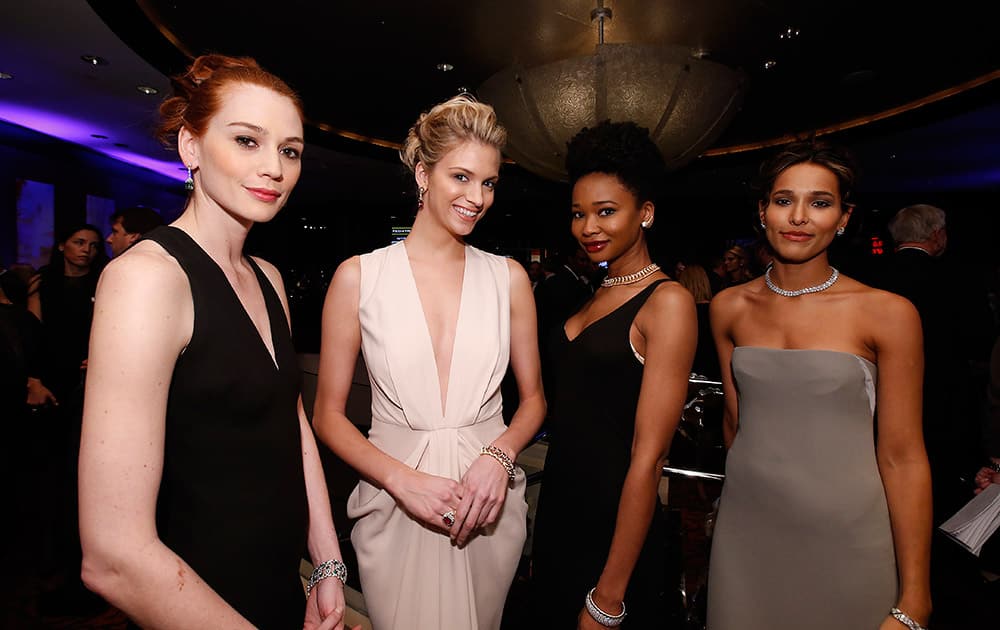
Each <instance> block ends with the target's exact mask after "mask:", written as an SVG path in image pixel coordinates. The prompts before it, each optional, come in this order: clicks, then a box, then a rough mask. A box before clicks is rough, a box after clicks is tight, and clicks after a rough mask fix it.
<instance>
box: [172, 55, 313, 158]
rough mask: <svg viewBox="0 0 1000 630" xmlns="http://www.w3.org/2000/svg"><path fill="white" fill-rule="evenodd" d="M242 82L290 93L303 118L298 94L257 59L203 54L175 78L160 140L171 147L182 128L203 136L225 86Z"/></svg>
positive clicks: (223, 94) (223, 95) (215, 111)
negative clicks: (261, 65)
mask: <svg viewBox="0 0 1000 630" xmlns="http://www.w3.org/2000/svg"><path fill="white" fill-rule="evenodd" d="M240 83H243V84H249V85H259V86H261V87H265V88H268V89H270V90H273V91H274V92H277V93H278V94H281V95H282V96H287V97H288V98H289V99H290V100H291V101H292V104H293V105H295V109H296V110H297V111H298V112H299V118H304V116H303V109H302V101H301V100H300V99H299V96H298V94H296V93H295V91H294V90H292V88H290V87H289V86H288V84H287V83H285V82H284V81H282V80H281V79H280V78H278V77H277V76H275V75H273V74H271V73H270V72H268V71H267V70H264V69H263V68H261V67H260V65H259V64H258V63H257V62H256V61H255V60H254V59H251V58H250V57H229V56H227V55H217V54H211V55H202V56H200V57H198V58H196V59H195V60H194V61H193V62H192V63H191V65H190V66H189V67H188V69H187V70H186V71H185V72H184V73H182V74H179V75H177V76H174V77H173V78H172V85H173V91H174V94H173V95H172V96H171V97H169V98H167V99H166V100H164V101H163V103H161V104H160V124H159V125H158V126H157V129H156V137H157V139H159V140H160V142H162V143H163V144H164V145H165V146H168V147H172V146H174V145H175V143H176V141H177V134H178V133H179V132H180V130H181V128H182V127H185V128H187V130H188V131H190V132H191V133H192V134H194V135H195V136H197V137H201V136H202V135H204V133H205V131H206V129H208V122H209V121H210V120H211V119H212V116H214V115H215V114H216V113H217V112H218V111H219V109H220V108H221V107H222V99H223V98H224V97H225V95H226V89H227V88H228V87H229V86H230V85H232V84H240Z"/></svg>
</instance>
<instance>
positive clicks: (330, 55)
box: [90, 0, 1000, 155]
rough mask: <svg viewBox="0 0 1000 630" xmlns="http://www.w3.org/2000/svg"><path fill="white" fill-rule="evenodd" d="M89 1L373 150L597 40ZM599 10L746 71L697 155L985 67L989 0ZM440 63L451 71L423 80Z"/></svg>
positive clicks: (501, 28)
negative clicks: (299, 103)
mask: <svg viewBox="0 0 1000 630" xmlns="http://www.w3.org/2000/svg"><path fill="white" fill-rule="evenodd" d="M90 4H91V5H92V6H93V7H94V8H95V9H96V10H97V12H98V13H99V14H100V15H101V16H102V17H103V18H104V19H105V21H106V22H108V23H109V24H110V25H111V26H112V28H113V29H114V30H115V31H116V33H118V35H119V36H120V37H122V39H123V40H125V41H126V42H127V43H129V44H130V45H131V46H132V47H133V49H135V50H136V51H137V52H139V54H140V55H142V56H144V57H145V58H146V59H147V60H149V61H150V62H151V63H152V64H153V65H154V66H156V67H157V68H158V69H160V70H161V71H163V72H164V73H165V74H168V75H169V74H171V73H173V72H176V71H177V70H179V69H181V68H182V67H183V64H184V63H186V61H187V59H188V58H189V57H190V56H193V55H197V54H200V53H204V52H210V51H220V52H225V53H228V54H236V55H249V56H253V57H255V58H257V59H258V60H259V61H260V62H261V63H262V64H263V65H265V66H266V67H268V68H269V69H271V70H272V71H274V72H276V73H277V74H279V75H280V76H282V77H283V78H285V79H286V80H287V81H289V83H291V84H292V85H293V86H294V87H296V88H297V89H298V90H299V91H300V92H301V94H302V96H303V99H304V101H305V103H306V111H307V116H308V118H309V119H310V121H311V122H312V123H313V124H315V125H317V126H321V127H323V128H328V129H331V130H334V131H330V132H327V135H330V134H335V133H336V131H343V132H346V133H348V134H358V135H360V136H365V137H369V138H373V139H377V140H380V141H385V142H388V143H396V142H399V141H400V140H401V139H402V138H403V137H404V136H405V134H406V131H407V129H408V127H409V125H410V123H412V121H413V119H414V118H415V117H416V115H417V114H418V113H419V112H420V111H421V110H422V109H425V108H426V107H428V106H430V105H432V104H433V103H435V102H438V101H440V100H442V99H444V98H446V97H448V96H450V95H452V94H454V93H456V92H457V91H458V90H459V89H461V88H465V89H468V90H471V91H473V92H475V91H476V89H477V88H478V86H480V85H481V84H482V83H483V82H484V81H485V80H486V79H487V78H489V77H490V76H491V75H493V74H494V73H496V72H498V71H500V70H501V69H503V68H505V67H507V66H509V65H511V64H513V63H518V64H520V65H521V66H523V67H531V66H533V65H539V64H543V63H548V62H552V61H556V60H559V59H563V58H567V57H571V56H578V55H587V54H592V53H593V51H594V46H595V44H596V43H597V27H596V26H595V23H592V22H591V19H590V12H591V10H592V9H594V8H595V7H596V6H597V3H596V2H595V1H594V0H502V1H500V0H480V1H474V0H463V1H457V0H438V1H426V2H399V1H396V2H385V1H382V2H378V1H376V2H353V3H349V2H313V1H304V0H286V1H285V2H281V3H280V4H275V3H254V2H205V1H204V0H137V2H134V3H132V2H121V1H120V0H91V2H90ZM604 4H605V5H606V6H608V7H609V8H611V9H612V10H613V18H612V19H611V21H610V22H609V23H608V25H607V27H606V29H605V31H606V41H607V42H608V43H625V42H627V43H643V44H664V45H680V46H685V47H689V48H690V49H692V50H698V51H702V54H705V55H707V58H708V59H711V60H714V61H718V62H721V63H724V64H726V65H729V66H731V67H733V68H736V69H739V70H742V71H743V72H744V73H746V75H747V77H748V85H747V94H746V98H745V101H744V104H743V107H742V111H740V113H739V114H738V115H737V117H736V118H735V119H734V120H733V122H732V124H731V125H730V126H729V127H728V129H727V130H726V131H725V132H723V134H722V135H721V136H720V137H719V138H718V140H717V141H716V142H715V143H714V144H713V146H712V147H711V149H710V151H709V152H708V153H709V155H711V154H715V153H720V152H725V151H727V150H731V149H733V148H735V147H742V146H745V145H748V144H751V145H753V144H756V143H760V142H767V141H771V140H774V139H775V138H780V137H783V136H786V135H788V134H803V133H809V132H812V131H815V130H822V129H825V128H829V127H835V126H838V125H843V124H844V123H849V124H850V123H852V122H856V121H861V120H865V119H868V118H870V117H873V116H878V115H880V114H882V113H883V112H886V111H888V110H892V109H894V108H902V109H907V108H909V107H911V106H913V105H914V104H915V103H918V102H920V101H921V100H922V99H927V100H935V99H937V98H939V97H941V96H944V95H945V94H950V93H952V92H957V91H961V90H963V89H968V90H969V91H976V90H977V89H978V87H977V86H980V85H981V84H982V83H985V82H987V81H988V79H989V78H990V77H992V78H996V76H997V71H998V69H1000V45H998V42H1000V38H998V37H996V34H995V25H996V23H997V20H996V18H997V17H998V16H997V6H998V4H997V3H996V2H985V1H980V2H969V1H961V0H959V1H955V2H949V3H946V4H945V3H937V4H933V5H930V6H929V7H928V8H926V9H922V8H920V7H918V6H917V5H916V4H914V3H911V2H905V3H904V2H894V1H876V2H872V1H871V0H866V1H857V0H841V1H838V2H803V1H802V0H766V1H765V0H700V1H693V0H655V1H652V0H608V1H607V2H605V3H604ZM150 27H152V28H150ZM153 29H155V34H156V35H157V36H153ZM168 41H169V43H170V44H172V45H170V46H166V45H164V44H165V43H166V42H168ZM442 63H448V64H452V65H453V66H454V69H453V70H452V71H450V72H442V71H440V70H438V69H437V66H438V64H442ZM768 64H770V65H771V67H770V68H766V67H765V66H766V65H768ZM928 107H930V106H928ZM911 117H912V114H911ZM336 146H338V147H342V146H345V145H344V144H343V143H337V145H336ZM347 148H348V150H350V146H349V145H347Z"/></svg>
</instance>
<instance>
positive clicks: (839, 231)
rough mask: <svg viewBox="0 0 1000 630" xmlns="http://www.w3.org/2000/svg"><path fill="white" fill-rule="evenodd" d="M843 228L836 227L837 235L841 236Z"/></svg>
mask: <svg viewBox="0 0 1000 630" xmlns="http://www.w3.org/2000/svg"><path fill="white" fill-rule="evenodd" d="M844 231H845V229H844V228H843V227H839V228H837V236H843V235H844Z"/></svg>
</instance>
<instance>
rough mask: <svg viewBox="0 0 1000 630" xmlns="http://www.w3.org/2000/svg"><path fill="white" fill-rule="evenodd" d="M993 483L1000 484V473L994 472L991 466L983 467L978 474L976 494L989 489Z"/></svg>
mask: <svg viewBox="0 0 1000 630" xmlns="http://www.w3.org/2000/svg"><path fill="white" fill-rule="evenodd" d="M991 483H1000V473H997V472H993V469H992V468H990V467H989V466H983V467H982V468H980V469H979V472H977V473H976V489H975V491H974V492H975V493H976V494H979V493H980V492H982V491H983V490H985V489H986V488H988V487H989V486H990V484H991Z"/></svg>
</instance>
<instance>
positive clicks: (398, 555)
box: [347, 242, 527, 630]
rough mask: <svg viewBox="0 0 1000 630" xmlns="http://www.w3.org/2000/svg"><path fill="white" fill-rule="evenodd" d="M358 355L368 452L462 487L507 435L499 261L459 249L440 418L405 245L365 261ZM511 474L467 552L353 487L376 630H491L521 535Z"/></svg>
mask: <svg viewBox="0 0 1000 630" xmlns="http://www.w3.org/2000/svg"><path fill="white" fill-rule="evenodd" d="M358 315H359V319H360V322H361V351H362V353H363V355H364V360H365V365H366V366H367V368H368V375H369V378H370V379H371V386H372V426H371V430H370V432H369V434H368V438H369V440H370V441H371V442H372V444H374V445H375V446H377V447H378V448H379V449H381V450H382V451H384V452H385V453H387V454H389V455H391V456H392V457H394V458H396V459H398V460H400V461H401V462H403V463H405V464H406V465H407V466H410V467H412V468H415V469H416V470H419V471H421V472H425V473H428V474H431V475H438V476H442V477H447V478H449V479H454V480H456V481H457V480H460V479H461V478H462V475H464V474H465V472H466V470H468V468H469V465H470V464H471V463H472V462H473V461H474V460H475V459H476V458H478V457H479V456H480V454H479V453H480V449H481V448H482V447H483V446H484V445H486V444H489V443H490V442H492V441H493V440H494V439H495V438H496V437H497V436H499V435H500V433H502V432H503V431H504V429H505V426H504V422H503V416H502V413H501V412H502V401H501V396H500V383H501V381H502V380H503V376H504V373H505V372H506V369H507V364H508V361H509V358H510V270H509V268H508V266H507V260H506V259H505V258H502V257H500V256H494V255H492V254H487V253H485V252H482V251H480V250H478V249H476V248H474V247H471V246H466V247H465V273H464V276H463V280H462V294H461V301H460V307H459V313H458V321H457V324H456V330H455V340H454V347H453V350H452V359H451V366H450V371H449V378H448V389H447V398H446V403H445V408H444V409H442V408H441V405H442V401H441V387H440V383H439V382H438V370H437V363H436V362H435V358H434V348H433V344H432V342H431V337H430V332H429V329H428V326H427V321H426V318H425V316H424V310H423V308H422V306H421V302H420V296H419V293H418V291H417V285H416V282H415V280H414V277H413V273H412V270H411V268H410V263H409V259H408V258H407V255H406V248H405V245H404V244H403V243H402V242H399V243H395V244H393V245H390V246H388V247H384V248H382V249H378V250H376V251H374V252H371V253H368V254H365V255H363V256H361V290H360V296H359V304H358ZM524 486H525V482H524V474H523V472H522V471H521V470H520V469H518V470H517V479H516V481H515V483H514V484H513V487H511V488H509V489H508V491H507V498H506V503H505V504H504V507H503V511H502V512H501V514H500V517H499V519H498V521H497V522H496V523H495V524H494V525H493V526H492V527H491V528H490V529H488V530H487V531H485V532H483V533H481V534H480V535H478V536H476V537H475V538H473V539H472V540H471V542H469V544H468V545H466V546H465V547H464V548H461V549H460V548H458V547H456V546H454V545H452V544H451V540H450V539H449V538H448V536H446V535H444V534H441V533H438V532H435V531H432V530H430V529H428V528H426V527H424V526H423V525H422V524H420V523H419V522H417V521H415V520H413V519H412V518H411V517H410V516H409V515H407V514H406V512H404V511H403V510H402V509H401V508H400V507H399V506H398V505H397V504H396V502H395V500H394V499H393V498H392V496H390V495H389V494H388V493H387V492H386V491H385V490H382V489H380V488H377V487H375V486H374V485H372V484H370V483H367V482H366V481H361V482H360V483H359V484H358V486H357V488H355V489H354V491H353V492H352V493H351V496H350V498H349V499H348V505H347V510H348V515H349V516H350V517H351V518H356V519H359V520H358V522H357V523H356V524H355V526H354V529H353V530H352V532H351V541H352V543H353V544H354V550H355V552H356V553H357V557H358V565H359V572H360V577H361V587H362V590H363V594H364V597H365V603H366V605H367V608H368V613H369V616H370V617H371V620H372V624H373V626H374V628H375V630H442V629H445V628H447V629H455V630H457V629H459V628H460V629H462V630H487V629H494V630H495V629H497V628H499V627H500V619H501V616H502V613H503V604H504V600H505V599H506V596H507V591H508V589H509V588H510V584H511V582H512V580H513V577H514V572H515V570H516V569H517V564H518V562H519V560H520V558H521V552H522V550H523V546H524V540H525V535H526V516H527V504H526V503H525V501H524Z"/></svg>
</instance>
